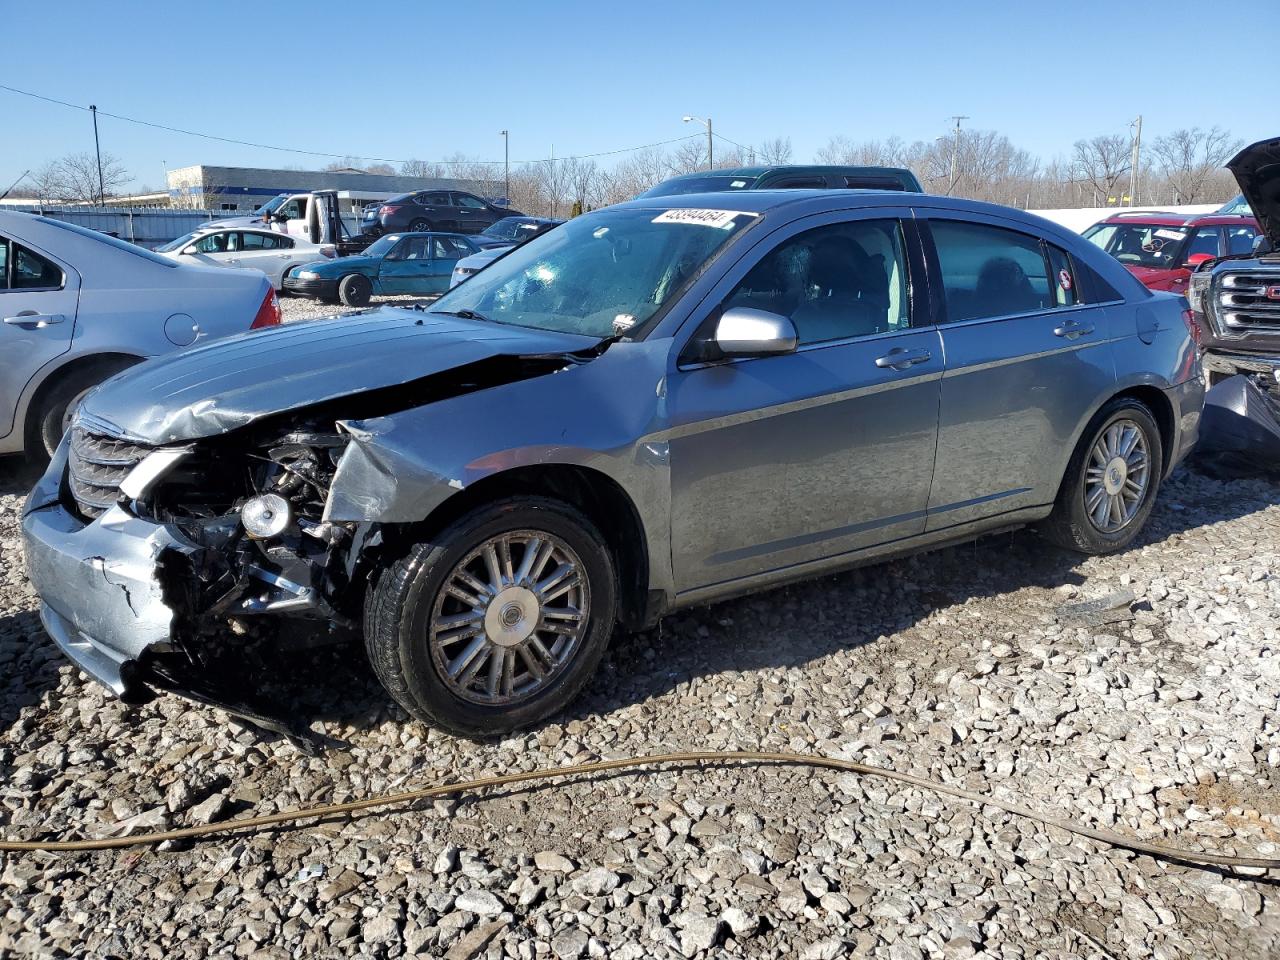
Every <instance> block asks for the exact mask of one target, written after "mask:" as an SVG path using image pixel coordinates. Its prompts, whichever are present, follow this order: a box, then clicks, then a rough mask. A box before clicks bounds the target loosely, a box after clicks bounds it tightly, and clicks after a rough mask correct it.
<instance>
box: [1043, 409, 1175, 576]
mask: <svg viewBox="0 0 1280 960" xmlns="http://www.w3.org/2000/svg"><path fill="white" fill-rule="evenodd" d="M1163 464H1164V448H1163V444H1162V442H1161V438H1160V429H1159V427H1157V426H1156V422H1155V418H1154V417H1153V416H1152V415H1151V411H1150V410H1149V409H1148V408H1147V406H1146V405H1145V404H1143V403H1141V402H1140V401H1138V400H1135V399H1133V398H1131V397H1121V398H1119V399H1116V400H1112V401H1111V402H1110V403H1108V404H1107V405H1106V406H1104V407H1103V408H1102V409H1101V410H1100V411H1098V413H1097V415H1096V416H1095V417H1094V418H1093V420H1091V421H1090V423H1089V426H1088V427H1087V428H1086V429H1085V431H1084V434H1083V436H1082V437H1081V439H1080V443H1079V445H1078V446H1077V447H1076V450H1075V452H1074V453H1073V454H1072V455H1071V461H1070V463H1069V464H1068V466H1067V473H1066V476H1065V477H1064V478H1063V481H1062V488H1061V490H1059V492H1058V500H1057V503H1055V504H1054V508H1053V513H1052V514H1051V515H1050V517H1049V519H1048V520H1047V521H1045V524H1044V530H1045V533H1046V534H1048V536H1049V537H1050V538H1051V539H1052V540H1053V541H1054V542H1056V543H1057V544H1059V545H1060V546H1063V547H1066V548H1067V549H1069V550H1078V551H1080V552H1081V553H1090V554H1101V553H1112V552H1114V551H1116V550H1123V549H1124V548H1125V547H1127V546H1128V545H1129V544H1130V543H1132V542H1133V540H1134V538H1135V537H1137V535H1138V534H1139V533H1140V532H1141V530H1142V527H1143V526H1144V525H1145V524H1146V522H1147V517H1148V516H1150V514H1151V509H1152V507H1153V506H1154V505H1155V499H1156V492H1157V491H1158V490H1159V489H1160V479H1161V473H1162V470H1163Z"/></svg>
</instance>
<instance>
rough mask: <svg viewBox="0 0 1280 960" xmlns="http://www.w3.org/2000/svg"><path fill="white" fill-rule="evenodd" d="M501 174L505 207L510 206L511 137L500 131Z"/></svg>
mask: <svg viewBox="0 0 1280 960" xmlns="http://www.w3.org/2000/svg"><path fill="white" fill-rule="evenodd" d="M502 173H503V179H504V180H505V182H506V186H505V187H503V194H502V195H503V197H504V198H505V199H506V201H507V206H508V207H509V206H511V137H510V136H508V134H507V131H506V130H503V131H502Z"/></svg>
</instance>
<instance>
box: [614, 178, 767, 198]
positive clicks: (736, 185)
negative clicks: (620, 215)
mask: <svg viewBox="0 0 1280 960" xmlns="http://www.w3.org/2000/svg"><path fill="white" fill-rule="evenodd" d="M755 182H756V178H755V177H754V176H749V177H734V176H714V175H712V174H708V175H707V176H705V177H676V178H675V179H674V180H668V181H666V182H665V183H660V184H658V185H657V186H656V187H650V188H649V189H648V190H646V191H645V192H644V193H642V194H640V196H639V197H637V198H636V199H642V198H648V197H678V196H680V195H682V194H686V193H719V192H721V191H723V190H746V189H747V188H748V187H750V186H751V185H752V184H753V183H755Z"/></svg>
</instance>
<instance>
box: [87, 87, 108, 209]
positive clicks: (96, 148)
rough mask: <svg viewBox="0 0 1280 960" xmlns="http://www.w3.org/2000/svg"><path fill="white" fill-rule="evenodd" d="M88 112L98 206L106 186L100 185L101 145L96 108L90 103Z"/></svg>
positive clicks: (100, 204)
mask: <svg viewBox="0 0 1280 960" xmlns="http://www.w3.org/2000/svg"><path fill="white" fill-rule="evenodd" d="M89 112H90V113H92V114H93V152H94V153H96V154H97V155H98V206H102V202H103V194H104V193H106V188H105V187H103V185H102V147H101V146H99V145H98V108H97V107H96V106H94V105H93V104H92V103H91V104H89Z"/></svg>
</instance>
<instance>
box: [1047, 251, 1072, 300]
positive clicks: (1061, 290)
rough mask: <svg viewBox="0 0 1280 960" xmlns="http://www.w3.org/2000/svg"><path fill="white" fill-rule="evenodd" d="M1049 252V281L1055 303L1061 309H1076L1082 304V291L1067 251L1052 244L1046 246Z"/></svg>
mask: <svg viewBox="0 0 1280 960" xmlns="http://www.w3.org/2000/svg"><path fill="white" fill-rule="evenodd" d="M1045 248H1046V249H1047V250H1048V251H1049V281H1050V283H1051V284H1052V286H1053V302H1054V303H1055V304H1056V305H1057V306H1059V307H1074V306H1075V305H1076V304H1077V303H1079V302H1080V291H1079V290H1078V289H1077V287H1076V273H1075V270H1074V269H1072V266H1071V258H1070V257H1069V256H1067V252H1066V251H1065V250H1060V249H1059V248H1057V247H1055V246H1054V245H1053V244H1051V243H1047V244H1045Z"/></svg>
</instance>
